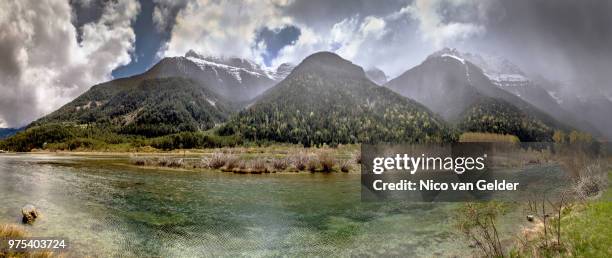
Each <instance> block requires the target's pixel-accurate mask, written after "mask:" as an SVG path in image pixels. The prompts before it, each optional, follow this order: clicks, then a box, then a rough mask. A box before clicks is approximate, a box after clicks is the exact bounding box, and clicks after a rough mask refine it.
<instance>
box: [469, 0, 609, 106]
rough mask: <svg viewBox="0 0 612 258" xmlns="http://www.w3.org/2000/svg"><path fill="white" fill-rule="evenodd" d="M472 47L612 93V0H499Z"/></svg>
mask: <svg viewBox="0 0 612 258" xmlns="http://www.w3.org/2000/svg"><path fill="white" fill-rule="evenodd" d="M488 17H489V19H488V22H487V24H486V28H487V33H486V34H485V36H484V38H483V39H480V40H476V41H475V42H474V45H476V46H478V47H477V48H481V47H482V48H485V49H488V50H489V51H491V52H498V53H503V55H504V56H507V57H508V58H509V59H511V60H513V61H514V62H516V63H518V64H519V65H520V66H521V67H523V69H524V70H526V71H530V72H532V73H539V74H543V75H544V76H545V77H547V78H549V79H553V80H560V81H566V82H568V83H569V84H576V83H575V81H578V82H580V84H581V85H580V86H578V85H576V86H573V87H582V88H594V89H598V90H602V91H605V92H608V93H609V94H612V92H611V88H612V87H611V85H610V82H609V75H610V71H612V1H603V0H602V1H594V0H586V1H572V0H559V1H542V0H537V1H533V0H520V1H500V2H499V5H498V6H497V8H495V9H492V10H490V13H489V14H488Z"/></svg>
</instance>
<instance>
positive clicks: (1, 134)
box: [0, 128, 23, 139]
mask: <svg viewBox="0 0 612 258" xmlns="http://www.w3.org/2000/svg"><path fill="white" fill-rule="evenodd" d="M21 130H23V128H0V139H4V138H7V137H10V136H12V135H14V134H16V133H17V132H19V131H21Z"/></svg>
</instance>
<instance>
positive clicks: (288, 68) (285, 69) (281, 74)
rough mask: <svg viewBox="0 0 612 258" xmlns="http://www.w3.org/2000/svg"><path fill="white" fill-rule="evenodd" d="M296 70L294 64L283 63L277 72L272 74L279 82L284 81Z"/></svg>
mask: <svg viewBox="0 0 612 258" xmlns="http://www.w3.org/2000/svg"><path fill="white" fill-rule="evenodd" d="M294 68H295V65H294V64H291V63H283V64H281V65H279V66H278V68H276V71H275V72H274V73H272V76H273V78H274V79H275V80H277V81H282V80H283V79H285V78H286V77H287V76H289V74H290V73H291V72H292V71H293V69H294Z"/></svg>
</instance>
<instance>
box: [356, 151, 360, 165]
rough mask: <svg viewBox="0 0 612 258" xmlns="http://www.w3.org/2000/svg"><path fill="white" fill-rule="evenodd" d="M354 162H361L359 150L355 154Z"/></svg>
mask: <svg viewBox="0 0 612 258" xmlns="http://www.w3.org/2000/svg"><path fill="white" fill-rule="evenodd" d="M354 159H355V163H357V164H361V151H359V152H357V154H355V158H354Z"/></svg>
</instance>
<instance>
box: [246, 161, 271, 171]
mask: <svg viewBox="0 0 612 258" xmlns="http://www.w3.org/2000/svg"><path fill="white" fill-rule="evenodd" d="M249 167H250V168H251V170H252V171H256V172H266V171H267V168H266V162H264V161H263V160H261V159H254V160H251V162H249Z"/></svg>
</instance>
